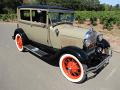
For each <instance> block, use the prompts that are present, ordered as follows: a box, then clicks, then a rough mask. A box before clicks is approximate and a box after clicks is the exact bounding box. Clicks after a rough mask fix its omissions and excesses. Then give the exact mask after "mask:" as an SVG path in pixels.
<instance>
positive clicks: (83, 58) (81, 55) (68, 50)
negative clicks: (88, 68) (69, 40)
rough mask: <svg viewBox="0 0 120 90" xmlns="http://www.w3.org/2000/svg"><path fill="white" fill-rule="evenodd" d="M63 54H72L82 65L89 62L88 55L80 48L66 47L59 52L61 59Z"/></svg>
mask: <svg viewBox="0 0 120 90" xmlns="http://www.w3.org/2000/svg"><path fill="white" fill-rule="evenodd" d="M63 54H72V55H74V56H75V57H76V58H78V60H79V61H80V62H81V63H82V64H87V60H88V56H87V54H86V53H85V52H84V51H83V50H82V49H80V48H78V47H75V46H68V47H64V48H62V49H61V50H60V51H59V57H60V56H61V55H63Z"/></svg>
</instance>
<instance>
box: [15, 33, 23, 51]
mask: <svg viewBox="0 0 120 90" xmlns="http://www.w3.org/2000/svg"><path fill="white" fill-rule="evenodd" d="M15 43H16V46H17V49H18V50H19V51H20V52H22V51H24V47H23V38H22V36H21V35H20V34H19V33H18V34H16V36H15Z"/></svg>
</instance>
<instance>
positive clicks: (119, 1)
mask: <svg viewBox="0 0 120 90" xmlns="http://www.w3.org/2000/svg"><path fill="white" fill-rule="evenodd" d="M100 3H101V4H103V3H106V4H110V5H113V6H115V5H116V4H120V0H100Z"/></svg>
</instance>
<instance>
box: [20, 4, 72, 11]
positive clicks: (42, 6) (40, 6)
mask: <svg viewBox="0 0 120 90" xmlns="http://www.w3.org/2000/svg"><path fill="white" fill-rule="evenodd" d="M18 8H19V9H20V8H39V9H60V10H70V11H73V10H72V9H68V8H64V7H59V6H50V5H22V6H18Z"/></svg>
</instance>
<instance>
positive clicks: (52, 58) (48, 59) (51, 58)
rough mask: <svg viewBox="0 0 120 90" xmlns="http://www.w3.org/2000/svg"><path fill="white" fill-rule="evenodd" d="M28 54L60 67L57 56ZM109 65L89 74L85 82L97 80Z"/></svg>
mask: <svg viewBox="0 0 120 90" xmlns="http://www.w3.org/2000/svg"><path fill="white" fill-rule="evenodd" d="M26 52H27V51H26ZM28 52H29V53H30V54H32V55H34V56H35V57H37V58H38V59H40V60H42V61H44V62H46V63H47V64H49V65H52V66H54V67H59V61H58V58H57V57H55V55H49V54H48V55H45V56H43V57H40V56H38V55H36V54H34V53H32V52H30V51H28ZM107 65H108V64H106V65H105V66H103V67H102V68H100V69H99V70H97V71H96V72H92V75H89V74H87V78H86V80H85V81H84V82H86V81H88V80H90V79H93V78H95V77H96V76H97V75H98V74H99V73H100V72H101V71H102V70H103V69H104V68H105V67H106V66H107ZM84 82H82V83H84ZM82 83H79V82H77V83H76V84H82Z"/></svg>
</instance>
